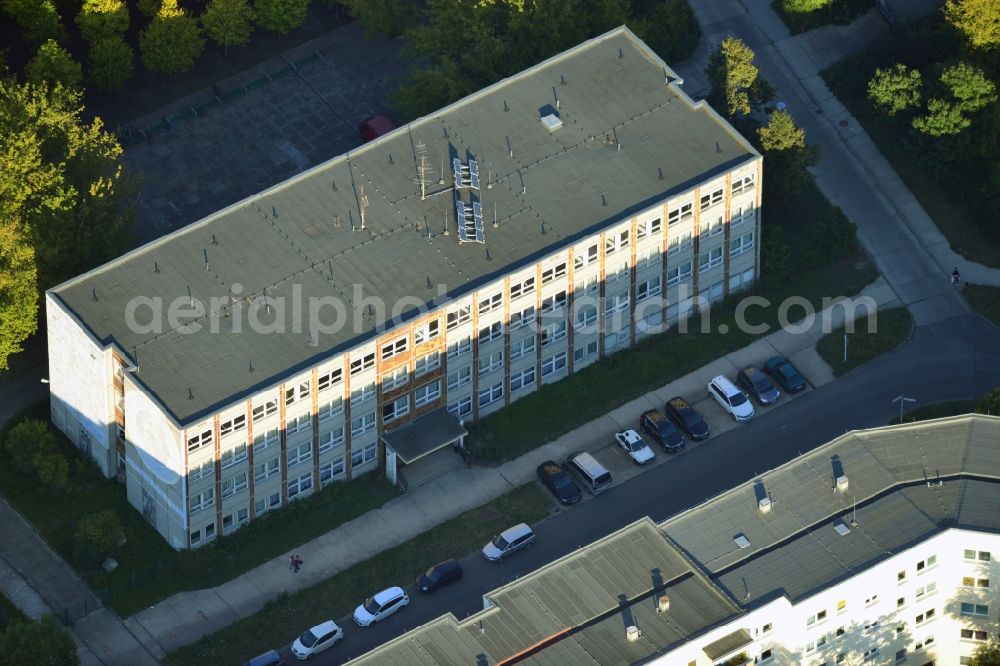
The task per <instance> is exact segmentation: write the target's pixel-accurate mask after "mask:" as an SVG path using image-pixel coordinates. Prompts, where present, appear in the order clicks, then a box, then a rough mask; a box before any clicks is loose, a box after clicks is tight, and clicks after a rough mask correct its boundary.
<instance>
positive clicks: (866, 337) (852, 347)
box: [816, 308, 913, 377]
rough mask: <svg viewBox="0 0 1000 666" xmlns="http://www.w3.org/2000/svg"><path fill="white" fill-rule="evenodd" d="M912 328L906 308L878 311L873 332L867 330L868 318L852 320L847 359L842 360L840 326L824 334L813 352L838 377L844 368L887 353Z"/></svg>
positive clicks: (842, 346)
mask: <svg viewBox="0 0 1000 666" xmlns="http://www.w3.org/2000/svg"><path fill="white" fill-rule="evenodd" d="M912 328H913V316H912V315H910V312H909V310H907V309H906V308H892V309H891V310H879V311H878V320H877V323H876V326H875V330H874V331H869V330H868V318H867V317H862V318H860V319H858V320H857V321H856V322H854V332H853V333H848V334H847V362H846V363H845V362H844V327H843V326H841V327H840V328H838V329H836V330H834V331H832V332H830V333H828V334H826V335H824V336H823V337H822V338H820V339H819V342H817V343H816V351H817V352H819V355H820V356H822V357H823V360H824V361H826V362H827V363H829V364H830V367H831V368H833V374H834V375H836V376H837V377H839V376H840V375H842V374H844V373H845V372H847V371H848V370H851V369H852V368H856V367H858V366H859V365H863V364H865V363H867V362H868V361H870V360H872V359H873V358H876V357H878V356H881V355H882V354H884V353H886V352H890V351H892V350H893V349H895V348H896V347H898V346H899V345H901V344H903V343H904V342H905V341H906V338H907V337H909V335H910V331H911V330H912Z"/></svg>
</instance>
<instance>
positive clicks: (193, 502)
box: [188, 488, 215, 513]
mask: <svg viewBox="0 0 1000 666" xmlns="http://www.w3.org/2000/svg"><path fill="white" fill-rule="evenodd" d="M213 506H215V489H214V488H207V489H205V490H203V491H202V492H200V493H197V494H193V495H191V496H190V497H189V498H188V508H189V509H190V511H191V513H195V512H197V511H201V510H202V509H208V508H210V507H213Z"/></svg>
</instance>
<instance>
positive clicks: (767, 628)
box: [760, 622, 774, 634]
mask: <svg viewBox="0 0 1000 666" xmlns="http://www.w3.org/2000/svg"><path fill="white" fill-rule="evenodd" d="M771 629H774V624H773V623H771V622H768V623H767V624H765V625H764V626H763V627H761V628H760V633H762V634H766V633H767V632H769V631H771Z"/></svg>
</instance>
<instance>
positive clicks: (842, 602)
mask: <svg viewBox="0 0 1000 666" xmlns="http://www.w3.org/2000/svg"><path fill="white" fill-rule="evenodd" d="M846 608H847V599H841V600H840V601H838V602H837V612H838V613H839V612H841V611H843V610H845V609H846Z"/></svg>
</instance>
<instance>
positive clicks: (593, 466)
mask: <svg viewBox="0 0 1000 666" xmlns="http://www.w3.org/2000/svg"><path fill="white" fill-rule="evenodd" d="M566 469H568V470H569V473H570V474H572V475H573V476H575V477H576V479H577V480H578V481H579V482H580V484H581V485H582V486H583V488H584V490H586V491H587V492H588V493H590V494H591V495H600V494H601V493H603V492H604V491H605V490H607V489H608V488H610V487H611V472H609V471H608V470H607V468H606V467H605V466H604V465H602V464H601V463H599V462H597V458H595V457H594V456H592V455H590V454H589V453H587V452H586V451H577V452H576V453H571V454H570V455H569V457H568V458H566Z"/></svg>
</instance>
